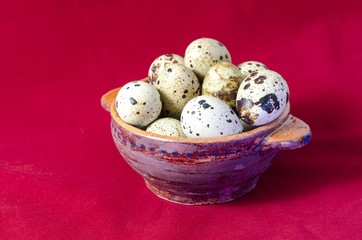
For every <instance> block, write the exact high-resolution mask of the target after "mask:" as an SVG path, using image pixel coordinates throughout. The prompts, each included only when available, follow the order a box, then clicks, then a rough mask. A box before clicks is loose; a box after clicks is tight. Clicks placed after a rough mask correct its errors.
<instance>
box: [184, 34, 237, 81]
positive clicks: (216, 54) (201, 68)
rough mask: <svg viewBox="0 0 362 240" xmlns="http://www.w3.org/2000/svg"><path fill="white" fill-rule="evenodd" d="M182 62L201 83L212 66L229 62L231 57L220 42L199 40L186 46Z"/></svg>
mask: <svg viewBox="0 0 362 240" xmlns="http://www.w3.org/2000/svg"><path fill="white" fill-rule="evenodd" d="M184 61H185V65H186V66H187V67H189V68H190V69H192V70H193V71H194V72H195V74H196V76H197V77H198V78H199V80H200V81H201V82H202V80H203V79H204V77H205V75H206V73H207V72H208V71H209V70H210V68H211V67H212V66H214V65H215V64H216V63H217V62H219V61H227V62H231V56H230V53H229V50H228V49H227V48H226V47H225V45H224V44H222V43H221V42H219V41H217V40H215V39H212V38H199V39H196V40H195V41H193V42H191V43H190V44H189V45H188V46H187V48H186V51H185V56H184Z"/></svg>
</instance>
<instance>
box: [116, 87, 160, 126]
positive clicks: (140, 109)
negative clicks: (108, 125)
mask: <svg viewBox="0 0 362 240" xmlns="http://www.w3.org/2000/svg"><path fill="white" fill-rule="evenodd" d="M115 104H116V111H117V114H118V116H119V117H120V118H121V119H122V120H123V121H125V122H126V123H128V124H131V125H134V126H136V127H145V126H147V125H149V124H150V123H151V122H153V121H154V120H156V119H157V117H158V116H159V115H160V113H161V108H162V102H161V98H160V94H159V93H158V91H157V90H156V88H154V87H153V86H152V85H151V84H150V83H147V82H143V81H133V82H129V83H127V84H125V85H124V86H123V87H122V88H121V89H120V90H119V92H118V94H117V96H116V102H115Z"/></svg>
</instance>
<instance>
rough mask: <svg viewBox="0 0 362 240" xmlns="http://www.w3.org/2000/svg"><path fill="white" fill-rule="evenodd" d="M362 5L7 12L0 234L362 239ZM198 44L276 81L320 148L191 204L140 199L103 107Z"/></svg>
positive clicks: (77, 5)
mask: <svg viewBox="0 0 362 240" xmlns="http://www.w3.org/2000/svg"><path fill="white" fill-rule="evenodd" d="M291 2H293V3H291ZM359 2H360V1H348V0H345V1H328V0H325V1H322V0H314V1H287V0H283V1H266V0H264V1H263V0H255V1H252V0H244V1H241V0H235V1H233V0H225V1H220V0H219V1H214V0H210V1H207V2H206V1H177V2H171V1H164V2H161V1H115V0H89V1H86V0H53V1H46V0H34V1H1V2H0V34H1V35H0V83H1V85H0V98H1V101H0V136H1V138H0V181H1V182H0V239H161V240H162V239H196V238H199V239H361V238H362V230H361V227H360V226H361V225H362V214H361V212H362V150H361V149H362V141H361V140H362V125H361V120H362V113H361V110H362V101H361V86H362V84H361V81H362V77H361V64H362V31H361V29H362V8H361V4H360V3H359ZM199 37H212V38H215V39H217V40H219V41H221V42H223V43H224V44H225V45H226V46H227V47H228V49H229V50H230V52H231V55H232V58H233V62H234V63H235V64H238V63H240V62H242V61H246V60H258V61H261V62H263V63H265V64H266V65H268V66H269V67H270V68H271V69H274V70H276V71H277V72H279V73H281V74H282V75H283V76H284V77H285V78H286V80H287V81H288V83H289V87H290V91H291V111H292V114H293V115H295V116H297V117H299V118H301V119H303V120H304V121H305V122H307V123H308V124H309V125H310V127H311V129H312V132H313V138H312V142H311V143H310V144H309V145H307V146H306V147H304V148H302V149H298V150H293V151H285V152H282V153H281V154H280V155H279V156H278V158H277V159H276V161H275V162H274V164H273V165H272V167H271V168H270V169H268V171H267V172H266V173H265V174H264V175H263V176H262V177H261V179H260V182H259V184H258V185H257V187H256V188H255V189H254V190H253V191H252V192H251V193H249V194H247V195H245V196H244V197H242V198H240V199H239V200H236V201H233V202H230V203H226V204H220V205H213V206H197V207H195V206H194V207H192V206H183V205H177V204H173V203H169V202H166V201H164V200H162V199H159V198H158V197H156V196H155V195H153V194H152V193H151V192H150V191H149V190H148V189H147V188H146V186H145V185H144V182H143V180H142V178H141V177H140V176H139V175H137V174H136V173H135V172H134V171H133V170H132V169H131V168H130V167H129V166H128V165H127V164H126V163H125V162H124V161H123V159H122V158H121V156H120V155H119V153H118V152H117V150H116V148H115V146H114V144H113V141H112V139H111V134H110V126H109V121H110V116H109V114H108V113H106V112H105V111H103V109H102V108H101V107H100V103H99V100H100V97H101V96H102V94H103V93H105V92H106V91H108V90H110V89H113V88H115V87H118V86H121V85H123V84H124V83H126V82H128V81H131V80H135V79H140V78H142V77H144V76H146V74H147V71H148V68H149V65H150V64H151V62H152V61H153V59H154V58H156V57H158V56H159V55H161V54H164V53H169V52H173V53H178V54H181V55H183V53H184V50H185V48H186V46H187V45H188V44H189V43H190V42H191V41H192V40H194V39H197V38H199Z"/></svg>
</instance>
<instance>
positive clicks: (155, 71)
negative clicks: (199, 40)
mask: <svg viewBox="0 0 362 240" xmlns="http://www.w3.org/2000/svg"><path fill="white" fill-rule="evenodd" d="M172 63H178V64H184V59H183V57H181V56H180V55H177V54H172V53H169V54H163V55H161V56H159V57H158V58H156V59H155V60H154V61H153V62H152V64H151V66H150V68H149V70H148V79H149V81H150V83H155V82H157V78H158V76H159V75H160V74H161V72H163V71H164V70H165V69H167V67H168V66H169V65H170V64H172Z"/></svg>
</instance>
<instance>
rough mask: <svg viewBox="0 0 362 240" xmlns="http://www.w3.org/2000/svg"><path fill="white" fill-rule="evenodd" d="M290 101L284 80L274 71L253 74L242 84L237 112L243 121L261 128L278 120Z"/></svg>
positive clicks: (238, 95) (237, 100)
mask: <svg viewBox="0 0 362 240" xmlns="http://www.w3.org/2000/svg"><path fill="white" fill-rule="evenodd" d="M288 101H289V88H288V85H287V82H286V81H285V80H284V78H283V77H282V76H281V75H280V74H279V73H277V72H274V71H272V70H263V71H259V72H253V73H251V74H250V75H249V76H248V77H247V78H246V79H244V81H243V82H242V83H241V85H240V87H239V90H238V94H237V96H236V111H237V113H238V114H239V116H240V118H241V120H243V121H244V122H246V123H247V124H249V125H252V126H261V125H264V124H267V123H269V122H271V121H273V120H274V119H276V118H277V117H278V116H279V115H280V114H281V113H282V112H283V111H284V109H285V107H286V105H287V103H288Z"/></svg>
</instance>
